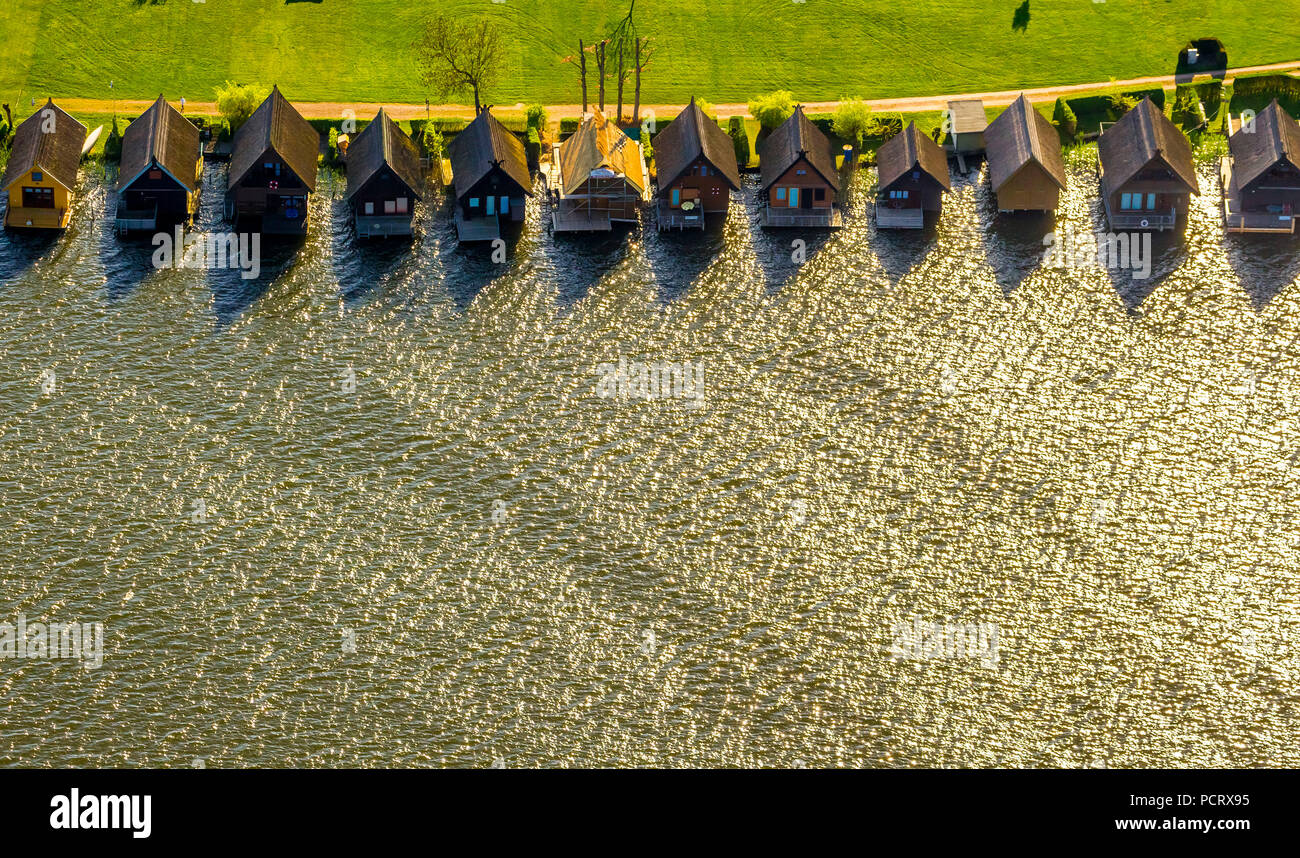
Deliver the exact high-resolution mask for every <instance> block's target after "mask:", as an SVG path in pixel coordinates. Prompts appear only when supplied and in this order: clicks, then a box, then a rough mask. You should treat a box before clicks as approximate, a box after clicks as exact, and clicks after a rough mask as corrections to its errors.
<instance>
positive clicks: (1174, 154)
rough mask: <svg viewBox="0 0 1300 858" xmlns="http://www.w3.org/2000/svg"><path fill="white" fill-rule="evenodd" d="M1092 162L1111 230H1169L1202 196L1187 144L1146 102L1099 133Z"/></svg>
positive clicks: (1148, 99)
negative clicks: (1098, 177)
mask: <svg viewBox="0 0 1300 858" xmlns="http://www.w3.org/2000/svg"><path fill="white" fill-rule="evenodd" d="M1097 163H1098V170H1099V171H1100V174H1101V197H1102V202H1103V204H1104V205H1105V207H1106V218H1107V220H1109V221H1110V226H1111V229H1115V230H1121V229H1139V230H1148V229H1152V230H1161V231H1163V230H1166V229H1174V228H1175V227H1176V226H1177V225H1178V222H1179V221H1180V220H1181V219H1183V218H1185V217H1186V216H1187V209H1188V207H1189V205H1190V203H1191V197H1192V194H1199V193H1200V192H1201V189H1200V185H1199V184H1198V183H1197V181H1196V167H1195V164H1194V163H1193V160H1192V146H1191V144H1190V143H1188V142H1187V138H1186V137H1184V136H1183V132H1181V131H1179V130H1178V126H1176V125H1174V124H1173V123H1172V122H1170V121H1169V119H1167V118H1166V117H1165V115H1164V114H1163V113H1162V112H1161V111H1160V109H1159V108H1158V107H1156V106H1155V104H1154V103H1152V101H1151V99H1150V98H1144V99H1142V101H1140V102H1138V105H1137V107H1134V108H1133V109H1132V110H1130V111H1129V112H1128V113H1126V114H1124V115H1123V116H1122V117H1120V119H1119V121H1118V122H1116V123H1115V124H1113V125H1111V126H1110V127H1109V128H1105V129H1103V131H1102V133H1101V137H1100V138H1099V139H1098V141H1097Z"/></svg>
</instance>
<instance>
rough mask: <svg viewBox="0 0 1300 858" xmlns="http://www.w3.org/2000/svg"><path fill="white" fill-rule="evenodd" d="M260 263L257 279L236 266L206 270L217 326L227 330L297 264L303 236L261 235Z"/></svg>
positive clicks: (303, 242)
mask: <svg viewBox="0 0 1300 858" xmlns="http://www.w3.org/2000/svg"><path fill="white" fill-rule="evenodd" d="M260 242H261V264H260V270H259V271H258V272H257V276H256V277H250V276H248V275H249V274H251V273H252V271H251V270H248V271H246V270H243V269H241V268H239V267H225V268H209V269H208V270H207V271H206V274H207V278H208V288H209V289H210V290H211V291H212V312H213V313H214V314H215V315H216V317H217V326H218V327H221V328H225V327H228V326H229V325H231V324H232V323H233V322H234V321H235V320H236V319H238V318H239V317H240V316H242V315H243V314H244V312H245V311H246V310H248V308H249V307H251V306H253V304H255V303H256V302H257V300H258V299H259V298H261V297H262V296H263V295H265V294H266V293H267V292H268V291H269V290H270V288H271V284H273V283H275V281H276V280H277V279H279V278H280V276H281V275H283V274H284V273H285V272H287V271H288V270H289V269H291V268H292V267H293V266H294V264H295V263H296V262H297V261H298V254H299V253H301V252H302V250H303V247H304V245H305V244H306V236H302V235H263V236H262V237H261V239H260Z"/></svg>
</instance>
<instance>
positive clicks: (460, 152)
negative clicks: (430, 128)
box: [447, 110, 533, 197]
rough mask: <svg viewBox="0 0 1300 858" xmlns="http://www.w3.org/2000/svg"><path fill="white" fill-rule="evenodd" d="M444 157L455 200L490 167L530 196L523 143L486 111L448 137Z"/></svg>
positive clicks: (489, 169) (530, 186)
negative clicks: (449, 141)
mask: <svg viewBox="0 0 1300 858" xmlns="http://www.w3.org/2000/svg"><path fill="white" fill-rule="evenodd" d="M447 154H448V155H450V156H451V175H452V183H453V184H454V185H455V187H456V196H458V197H460V196H464V195H465V194H466V193H468V192H469V190H470V188H472V187H474V186H475V185H476V184H478V182H479V180H480V179H482V178H483V177H484V176H486V175H487V174H488V173H490V172H491V171H492V168H493V167H500V168H501V169H502V171H504V172H505V174H506V175H507V176H509V177H510V178H511V179H512V180H514V182H515V184H517V185H519V187H520V189H521V190H522V191H523V192H524V193H525V194H527V195H529V196H532V193H533V192H532V186H533V180H532V176H530V175H529V173H528V153H527V152H525V151H524V144H523V143H520V142H519V138H518V137H516V136H515V135H513V134H511V133H510V129H508V128H506V127H505V126H504V125H502V124H501V123H500V122H499V121H498V120H497V118H496V117H495V116H493V115H492V114H491V112H490V111H488V110H484V111H483V112H482V113H480V114H479V115H478V116H476V117H475V118H474V121H473V122H471V123H470V124H469V125H467V126H465V130H464V131H462V132H460V133H459V134H457V135H456V136H455V137H454V138H452V141H451V144H450V145H449V146H448V147H447Z"/></svg>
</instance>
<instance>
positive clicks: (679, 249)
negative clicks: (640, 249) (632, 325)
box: [645, 215, 727, 304]
mask: <svg viewBox="0 0 1300 858" xmlns="http://www.w3.org/2000/svg"><path fill="white" fill-rule="evenodd" d="M726 220H727V219H726V217H724V216H722V215H710V216H708V217H707V218H705V221H704V229H703V230H698V229H690V230H664V231H663V232H660V231H658V230H657V229H655V228H654V225H653V224H649V225H647V230H646V239H645V255H646V260H647V261H648V262H649V264H650V270H651V271H652V272H653V273H654V278H655V286H656V288H657V289H658V292H659V298H660V300H661V301H663V303H665V304H669V303H672V302H673V301H675V300H677V299H678V298H680V297H682V296H683V295H685V294H686V292H687V290H689V289H690V288H691V286H692V285H693V284H694V283H695V282H696V281H697V280H699V279H700V275H702V274H703V273H704V272H705V270H706V269H708V267H709V266H710V265H712V264H713V261H714V260H715V259H717V258H718V257H719V256H720V255H721V254H722V251H723V249H724V247H725V246H726V236H727V231H726Z"/></svg>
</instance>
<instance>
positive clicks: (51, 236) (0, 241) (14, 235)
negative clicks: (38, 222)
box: [0, 228, 60, 285]
mask: <svg viewBox="0 0 1300 858" xmlns="http://www.w3.org/2000/svg"><path fill="white" fill-rule="evenodd" d="M59 238H60V234H59V232H58V231H57V230H52V229H48V230H18V229H3V228H0V285H5V284H8V283H10V282H13V281H16V280H17V279H18V278H20V277H22V276H23V275H24V274H26V273H27V270H28V269H30V268H31V267H32V266H33V265H35V264H36V263H37V262H39V261H40V260H42V259H44V258H46V256H47V255H49V254H50V253H51V252H52V251H53V249H54V247H55V245H57V244H58V243H59Z"/></svg>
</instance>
